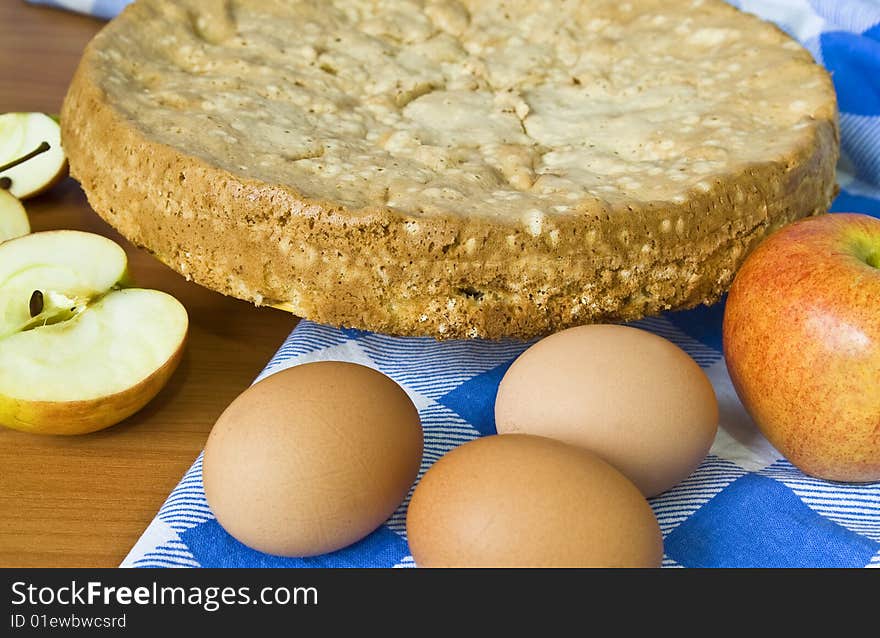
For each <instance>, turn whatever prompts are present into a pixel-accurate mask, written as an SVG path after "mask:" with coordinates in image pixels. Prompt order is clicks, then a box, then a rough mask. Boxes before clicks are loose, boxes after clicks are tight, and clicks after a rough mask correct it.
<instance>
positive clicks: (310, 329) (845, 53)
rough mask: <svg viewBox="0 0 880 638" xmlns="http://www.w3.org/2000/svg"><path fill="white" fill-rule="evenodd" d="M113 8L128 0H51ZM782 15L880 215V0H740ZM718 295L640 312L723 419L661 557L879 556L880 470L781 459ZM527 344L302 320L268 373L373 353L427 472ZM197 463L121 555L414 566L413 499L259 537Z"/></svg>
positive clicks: (859, 560)
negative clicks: (330, 540) (315, 535)
mask: <svg viewBox="0 0 880 638" xmlns="http://www.w3.org/2000/svg"><path fill="white" fill-rule="evenodd" d="M41 1H42V3H46V4H54V5H59V6H64V7H67V8H73V9H78V10H83V11H90V12H94V13H96V14H99V15H102V16H109V15H113V14H114V13H116V12H117V11H118V9H119V8H120V7H121V6H123V5H124V4H126V2H125V1H124V0H115V1H114V0H85V1H81V2H76V1H75V0H67V1H60V0H54V1H52V0H41ZM733 4H736V5H737V6H739V7H740V8H742V9H744V10H746V11H751V12H754V13H757V14H758V15H760V16H762V17H764V18H766V19H769V20H772V21H774V22H775V23H776V24H778V25H779V26H780V27H781V28H782V29H784V30H785V31H787V32H788V33H790V34H791V35H792V36H794V37H795V38H797V39H798V40H799V41H800V42H801V43H803V44H804V46H806V47H807V49H809V50H810V52H811V53H812V54H813V56H814V57H815V58H816V60H818V61H819V62H820V63H822V64H824V65H825V66H826V67H828V68H829V69H831V70H832V71H833V78H834V83H835V86H836V88H837V92H838V96H839V101H840V109H841V129H842V135H843V157H842V159H841V163H840V166H839V173H838V180H839V182H840V184H841V187H842V192H841V194H840V196H839V197H838V198H837V200H836V201H835V202H834V205H833V207H832V210H837V211H856V212H862V213H868V214H872V215H875V216H877V217H880V1H878V0H809V1H808V0H737V1H734V2H733ZM722 316H723V307H722V305H721V304H718V305H716V306H713V307H711V308H698V309H695V310H690V311H686V312H677V313H667V314H666V315H664V316H662V317H656V318H650V319H644V320H642V321H637V322H634V323H633V324H632V325H635V326H638V327H640V328H643V329H645V330H649V331H651V332H654V333H656V334H659V335H662V336H663V337H666V338H667V339H670V340H671V341H673V342H674V343H676V344H678V345H679V346H680V347H681V348H683V349H684V350H685V351H686V352H687V353H688V354H690V355H691V356H692V357H693V358H694V360H696V361H697V363H699V365H700V366H701V367H702V368H703V369H704V370H705V371H706V373H707V375H708V376H709V378H710V379H711V380H712V383H713V384H714V386H715V391H716V393H717V395H718V400H719V405H720V414H721V423H720V428H719V431H718V437H717V439H716V440H715V443H714V445H713V446H712V449H711V451H710V453H709V456H708V457H707V459H706V460H705V462H704V463H703V464H702V465H701V466H700V467H699V469H697V471H696V472H694V474H693V475H692V476H691V477H690V478H688V479H687V480H686V481H684V482H683V483H682V484H680V485H678V486H677V487H675V488H674V489H672V490H670V491H669V492H667V493H665V494H663V495H661V496H659V497H656V498H653V499H651V505H652V507H653V508H654V512H655V514H656V515H657V520H658V521H659V523H660V528H661V529H662V531H663V536H664V548H665V556H664V560H663V564H664V566H670V567H672V566H685V567H747V566H748V567H771V566H773V567H777V566H778V567H782V566H790V567H865V566H867V567H880V484H872V485H841V484H835V483H829V482H826V481H821V480H818V479H814V478H811V477H808V476H805V475H804V474H803V473H801V472H800V471H799V470H797V469H796V468H794V467H793V466H792V465H791V464H790V463H788V462H787V461H785V460H784V459H783V458H782V457H781V455H780V454H779V452H777V451H776V450H775V449H774V448H773V447H772V446H771V445H770V444H769V443H768V442H767V440H766V439H764V438H763V437H762V436H761V434H760V433H759V432H758V431H757V430H756V429H755V426H754V424H753V423H752V421H751V420H750V419H749V417H748V415H747V414H746V413H745V412H744V410H743V408H742V406H741V404H740V402H739V400H738V399H737V397H736V394H735V393H734V390H733V387H732V386H731V383H730V379H729V377H728V375H727V370H726V367H725V364H724V359H723V356H722V353H721V319H722ZM529 345H530V344H529V343H520V342H515V341H506V342H500V343H499V342H487V341H450V342H436V341H434V340H432V339H429V338H400V337H389V336H385V335H379V334H373V333H369V332H362V331H357V330H345V329H337V328H330V327H327V326H322V325H318V324H314V323H311V322H308V321H302V322H300V324H299V325H298V326H297V328H296V329H295V330H294V331H293V333H292V334H291V335H290V336H289V337H288V338H287V340H286V341H285V342H284V344H283V345H282V346H281V348H280V349H279V350H278V352H277V353H276V355H275V356H274V357H273V358H272V360H271V361H270V362H269V364H268V365H267V366H266V368H265V370H264V371H263V372H262V374H261V375H260V377H259V378H263V377H266V376H267V375H270V374H272V373H274V372H278V371H279V370H283V369H284V368H288V367H290V366H294V365H298V364H301V363H305V362H308V361H318V360H344V361H353V362H357V363H361V364H364V365H367V366H370V367H373V368H376V369H378V370H380V371H382V372H384V373H385V374H387V375H388V376H390V377H391V378H393V379H394V380H395V381H397V382H398V383H399V384H400V385H402V386H403V387H404V388H405V389H406V391H407V392H408V394H409V396H410V398H411V399H412V400H413V402H414V403H415V404H416V406H417V407H418V409H419V414H420V415H421V419H422V425H423V428H424V432H425V455H424V460H423V463H422V471H423V472H424V471H425V470H426V469H427V468H428V467H429V466H430V465H431V463H433V462H434V461H436V460H437V459H438V458H439V457H440V456H442V455H443V454H444V453H445V452H447V451H448V450H450V449H452V448H454V447H455V446H457V445H461V444H462V443H464V442H466V441H469V440H471V439H474V438H476V437H478V436H483V435H487V434H492V433H494V432H495V423H494V415H493V412H494V410H493V406H494V401H495V394H496V391H497V388H498V383H499V382H500V380H501V377H502V376H503V375H504V372H505V371H506V370H507V368H508V367H509V366H510V364H511V362H512V361H513V360H514V359H515V358H516V357H517V356H518V355H519V354H520V353H521V352H522V351H523V350H525V349H526V348H527V347H528V346H529ZM201 463H202V460H201V457H199V458H198V459H197V460H196V462H195V463H194V464H193V466H192V468H190V470H189V471H188V472H187V473H186V475H185V476H184V477H183V479H182V480H181V482H180V483H179V484H178V486H177V487H176V488H175V489H174V491H173V492H172V493H171V495H170V496H169V497H168V499H167V500H166V501H165V504H164V505H163V506H162V508H161V509H160V510H159V513H158V515H157V516H156V518H155V520H153V522H152V523H151V524H150V526H149V527H148V528H147V530H146V531H145V532H144V534H143V536H142V537H141V539H140V540H139V541H138V542H137V544H136V545H135V546H134V548H133V549H132V550H131V552H130V553H129V555H128V556H127V557H126V558H125V560H124V561H123V563H122V565H123V566H125V567H198V566H202V567H311V566H321V567H411V566H413V560H412V557H411V556H410V554H409V549H408V547H407V543H406V530H405V517H406V503H404V504H403V505H401V507H400V508H399V509H398V510H397V511H396V512H395V513H394V515H393V516H392V517H391V518H390V519H389V520H388V522H387V523H385V524H384V525H383V526H382V527H380V528H379V529H378V530H376V531H375V532H374V533H372V534H371V535H370V536H368V537H367V538H365V539H363V540H362V541H360V542H359V543H357V544H355V545H353V546H351V547H348V548H346V549H343V550H340V551H338V552H334V553H332V554H327V555H324V556H318V557H314V558H304V559H299V558H278V557H274V556H268V555H265V554H261V553H259V552H255V551H253V550H251V549H249V548H247V547H245V546H244V545H242V544H241V543H239V542H237V541H236V540H235V539H233V538H232V537H230V536H229V535H228V534H226V532H225V531H224V530H223V529H222V528H221V527H220V526H219V525H218V523H217V521H216V519H215V518H214V516H213V514H212V513H211V510H210V509H209V507H208V505H207V502H206V501H205V495H204V491H203V489H202V480H201Z"/></svg>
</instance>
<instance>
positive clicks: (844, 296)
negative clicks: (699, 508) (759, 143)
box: [723, 213, 880, 482]
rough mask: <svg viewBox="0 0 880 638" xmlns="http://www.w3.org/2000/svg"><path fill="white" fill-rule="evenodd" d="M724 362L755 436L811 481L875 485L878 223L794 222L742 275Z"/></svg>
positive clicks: (730, 310)
mask: <svg viewBox="0 0 880 638" xmlns="http://www.w3.org/2000/svg"><path fill="white" fill-rule="evenodd" d="M723 338H724V355H725V357H726V359H727V368H728V370H729V371H730V377H731V379H732V380H733V385H734V387H735V388H736V392H737V394H738V395H739V398H740V400H742V403H743V405H744V406H745V408H746V410H748V412H749V414H751V416H752V418H753V419H754V420H755V423H757V424H758V427H759V428H760V429H761V431H762V432H763V433H764V435H765V436H766V437H767V439H769V441H770V442H771V443H772V444H773V445H774V446H776V449H778V450H779V451H780V452H782V454H784V455H785V456H786V458H788V459H789V460H790V461H791V462H792V463H794V464H795V465H796V466H797V467H799V468H800V469H801V470H803V471H804V472H806V473H807V474H811V475H813V476H817V477H820V478H824V479H828V480H832V481H851V482H865V481H878V480H880V219H875V218H873V217H868V216H867V215H858V214H853V213H846V214H833V215H823V216H820V217H813V218H809V219H805V220H802V221H800V222H796V223H794V224H792V225H790V226H786V227H785V228H783V229H781V230H780V231H778V232H776V233H775V234H773V235H771V236H770V237H769V238H768V239H767V240H765V241H764V242H763V243H762V244H761V245H760V246H758V248H757V249H756V250H755V251H754V252H753V253H752V254H751V255H750V256H749V257H748V259H747V260H746V262H745V264H744V265H743V266H742V268H741V269H740V271H739V273H737V276H736V279H735V280H734V282H733V287H732V288H731V290H730V295H729V296H728V299H727V308H726V311H725V314H724V334H723Z"/></svg>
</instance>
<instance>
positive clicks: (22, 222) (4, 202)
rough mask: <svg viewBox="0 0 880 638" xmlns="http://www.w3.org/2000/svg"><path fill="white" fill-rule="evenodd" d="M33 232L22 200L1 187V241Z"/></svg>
mask: <svg viewBox="0 0 880 638" xmlns="http://www.w3.org/2000/svg"><path fill="white" fill-rule="evenodd" d="M29 232H31V225H30V222H28V216H27V212H26V211H25V209H24V206H22V204H21V202H20V201H18V200H17V199H16V198H15V197H13V196H12V195H10V194H9V193H7V192H6V191H5V190H2V189H0V242H4V241H6V240H7V239H12V238H13V237H21V236H22V235H27V234H28V233H29Z"/></svg>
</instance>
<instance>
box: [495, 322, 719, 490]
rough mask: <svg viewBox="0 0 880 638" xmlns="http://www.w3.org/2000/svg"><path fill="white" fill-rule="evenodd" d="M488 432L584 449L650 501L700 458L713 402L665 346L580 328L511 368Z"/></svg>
mask: <svg viewBox="0 0 880 638" xmlns="http://www.w3.org/2000/svg"><path fill="white" fill-rule="evenodd" d="M495 425H496V429H497V430H498V432H499V433H515V432H523V433H527V434H537V435H541V436H548V437H551V438H554V439H558V440H560V441H563V442H566V443H571V444H573V445H578V446H581V447H584V448H587V449H589V450H592V451H593V452H596V453H597V454H599V456H601V457H602V458H604V459H605V460H606V461H608V462H609V463H611V464H612V465H614V466H615V467H616V468H617V469H619V470H620V471H621V472H623V473H624V474H626V475H627V476H628V477H629V478H630V479H631V480H632V481H633V482H634V483H635V484H636V485H638V486H639V488H640V489H641V490H642V492H643V493H644V494H645V495H646V496H655V495H657V494H660V493H661V492H665V491H666V490H668V489H669V488H671V487H673V486H675V485H676V484H678V483H680V482H681V481H683V480H684V479H685V478H687V477H688V476H689V475H690V474H691V473H692V472H693V471H694V470H695V469H696V468H697V466H699V464H700V463H701V462H702V460H703V459H704V458H705V457H706V454H707V453H708V451H709V448H710V447H711V445H712V442H713V440H714V439H715V434H716V432H717V429H718V402H717V400H716V398H715V391H714V389H713V388H712V384H711V382H710V381H709V379H708V377H706V374H705V373H704V372H703V371H702V370H701V369H700V367H699V366H698V365H697V364H696V362H695V361H694V360H693V359H691V358H690V357H689V356H688V355H687V353H686V352H684V351H683V350H682V349H681V348H679V347H678V346H676V345H675V344H673V343H672V342H670V341H668V340H666V339H664V338H662V337H659V336H657V335H655V334H652V333H650V332H646V331H644V330H639V329H637V328H631V327H628V326H617V325H592V326H581V327H577V328H571V329H568V330H563V331H562V332H558V333H556V334H554V335H551V336H549V337H547V338H545V339H542V340H541V341H539V342H538V343H536V344H535V345H533V346H532V347H531V348H529V349H528V350H526V351H525V352H524V353H523V354H522V355H521V356H520V357H519V358H518V359H516V361H514V362H513V365H511V367H510V369H509V370H508V371H507V373H506V374H505V375H504V378H503V379H502V380H501V384H500V386H499V388H498V396H497V398H496V401H495Z"/></svg>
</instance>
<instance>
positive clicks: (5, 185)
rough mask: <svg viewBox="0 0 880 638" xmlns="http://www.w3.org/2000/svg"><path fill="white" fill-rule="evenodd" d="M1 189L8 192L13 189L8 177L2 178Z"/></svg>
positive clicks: (0, 178) (0, 181)
mask: <svg viewBox="0 0 880 638" xmlns="http://www.w3.org/2000/svg"><path fill="white" fill-rule="evenodd" d="M0 188H2V189H3V190H7V191H8V190H9V189H10V188H12V180H11V179H9V178H8V177H0Z"/></svg>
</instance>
